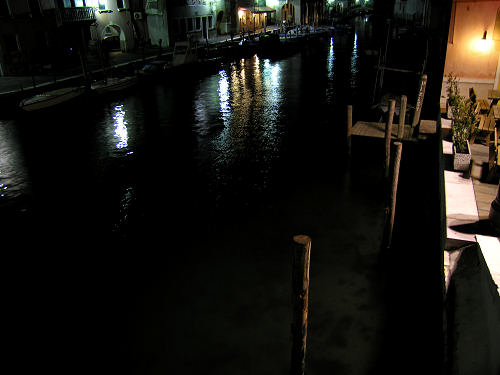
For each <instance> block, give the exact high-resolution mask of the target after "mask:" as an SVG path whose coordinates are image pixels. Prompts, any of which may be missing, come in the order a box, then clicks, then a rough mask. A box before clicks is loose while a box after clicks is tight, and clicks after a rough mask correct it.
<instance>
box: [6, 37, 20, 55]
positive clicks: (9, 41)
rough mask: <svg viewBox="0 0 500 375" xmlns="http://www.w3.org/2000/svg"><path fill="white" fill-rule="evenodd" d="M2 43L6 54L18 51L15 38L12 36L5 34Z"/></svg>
mask: <svg viewBox="0 0 500 375" xmlns="http://www.w3.org/2000/svg"><path fill="white" fill-rule="evenodd" d="M3 41H4V44H5V50H6V51H7V52H16V51H18V50H19V47H18V46H17V38H16V36H15V35H13V34H5V35H4V36H3Z"/></svg>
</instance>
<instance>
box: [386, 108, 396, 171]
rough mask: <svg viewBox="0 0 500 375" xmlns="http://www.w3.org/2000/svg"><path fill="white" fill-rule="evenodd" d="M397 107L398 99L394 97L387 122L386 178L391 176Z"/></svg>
mask: <svg viewBox="0 0 500 375" xmlns="http://www.w3.org/2000/svg"><path fill="white" fill-rule="evenodd" d="M395 108H396V101H395V100H394V99H392V100H390V101H389V117H388V118H387V122H386V124H385V178H386V179H388V178H389V165H390V163H391V137H392V120H393V118H394V110H395Z"/></svg>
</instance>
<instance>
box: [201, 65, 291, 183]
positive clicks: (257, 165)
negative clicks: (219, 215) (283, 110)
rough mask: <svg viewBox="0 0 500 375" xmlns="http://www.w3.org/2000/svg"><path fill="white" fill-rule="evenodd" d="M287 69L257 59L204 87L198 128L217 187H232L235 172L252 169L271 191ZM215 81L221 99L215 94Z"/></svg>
mask: <svg viewBox="0 0 500 375" xmlns="http://www.w3.org/2000/svg"><path fill="white" fill-rule="evenodd" d="M281 64H282V62H280V61H278V62H271V61H270V60H268V59H259V58H258V57H257V56H253V57H252V58H249V59H241V60H239V61H238V62H236V63H232V64H230V65H229V66H227V67H226V68H225V69H223V70H220V71H219V72H218V74H217V75H216V76H214V77H209V78H207V79H205V80H203V81H202V82H201V83H200V86H199V88H198V90H197V93H196V96H195V97H196V100H195V113H196V115H195V120H196V124H195V125H194V128H195V129H196V131H197V132H198V135H199V136H200V137H201V138H202V139H200V142H201V144H203V145H204V148H205V150H207V152H208V153H209V158H208V160H205V161H206V162H207V163H208V165H207V167H208V168H210V169H211V170H212V172H211V173H209V174H212V179H213V183H214V184H215V185H219V184H221V185H222V186H226V185H228V184H229V183H230V180H231V179H233V178H235V176H234V174H232V173H230V171H231V170H234V169H235V168H236V169H238V168H247V169H246V171H247V172H249V173H250V175H251V174H252V173H253V174H254V177H255V175H257V176H258V179H259V181H260V182H259V183H262V188H264V187H265V185H266V181H267V180H268V177H269V176H268V175H269V173H270V170H271V163H272V161H273V160H275V159H276V158H277V157H278V155H279V150H280V140H279V134H280V133H279V131H278V128H279V127H278V125H279V124H278V122H279V119H280V106H281V104H282V91H283V88H282V81H281V71H282V69H281ZM215 81H216V84H217V90H216V92H217V96H214V95H213V92H214V91H215V90H213V89H212V86H213V85H214V82H215ZM214 98H215V99H216V100H214ZM204 137H206V138H207V139H203V138H204ZM244 158H245V159H246V160H243V159H244ZM242 164H245V165H244V166H243V165H242ZM242 172H243V171H241V172H240V177H241V176H242V175H243V174H244V173H242ZM250 183H255V181H250ZM213 187H214V188H215V189H216V188H217V186H213Z"/></svg>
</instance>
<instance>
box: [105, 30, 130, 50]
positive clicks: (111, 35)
mask: <svg viewBox="0 0 500 375" xmlns="http://www.w3.org/2000/svg"><path fill="white" fill-rule="evenodd" d="M101 40H102V45H103V47H104V48H105V49H106V50H107V51H125V50H126V49H127V48H126V47H127V45H126V41H125V33H124V32H123V31H122V29H121V27H120V26H118V25H115V24H109V25H107V26H105V27H104V28H103V29H102V33H101Z"/></svg>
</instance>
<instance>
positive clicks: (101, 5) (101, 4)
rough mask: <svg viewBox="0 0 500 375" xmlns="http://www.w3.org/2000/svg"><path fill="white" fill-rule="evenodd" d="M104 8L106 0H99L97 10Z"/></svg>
mask: <svg viewBox="0 0 500 375" xmlns="http://www.w3.org/2000/svg"><path fill="white" fill-rule="evenodd" d="M104 9H106V0H99V10H104Z"/></svg>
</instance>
